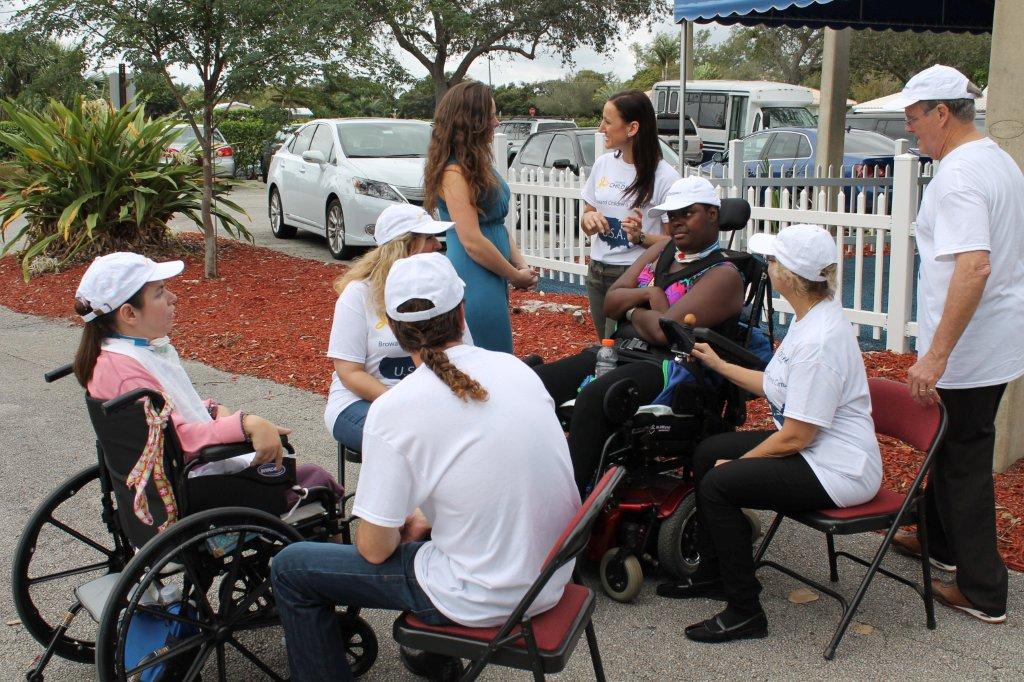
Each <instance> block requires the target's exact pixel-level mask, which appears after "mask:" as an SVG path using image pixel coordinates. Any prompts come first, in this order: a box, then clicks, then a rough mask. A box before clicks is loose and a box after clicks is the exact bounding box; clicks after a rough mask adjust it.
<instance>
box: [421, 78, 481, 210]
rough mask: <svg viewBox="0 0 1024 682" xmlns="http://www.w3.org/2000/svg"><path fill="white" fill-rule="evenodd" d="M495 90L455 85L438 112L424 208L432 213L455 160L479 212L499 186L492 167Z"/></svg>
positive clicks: (426, 174) (477, 85) (476, 84)
mask: <svg viewBox="0 0 1024 682" xmlns="http://www.w3.org/2000/svg"><path fill="white" fill-rule="evenodd" d="M493 103H494V97H493V95H492V93H491V89H490V88H489V87H487V86H486V85H484V84H483V83H479V82H477V81H474V80H466V81H462V82H461V83H459V84H457V85H454V86H452V87H451V89H449V90H448V92H446V93H445V95H444V97H442V98H441V102H440V104H438V105H437V109H436V111H435V112H434V129H433V131H432V132H431V133H430V148H429V149H428V151H427V163H426V167H425V168H424V171H423V190H424V201H423V208H425V209H426V210H427V211H428V212H432V211H433V210H434V209H435V208H436V207H437V200H438V198H439V196H440V194H441V185H442V182H443V180H444V173H445V169H446V168H447V167H448V162H449V160H451V159H454V160H455V163H456V164H458V166H459V168H461V169H462V177H464V178H465V179H466V184H467V185H469V200H470V203H472V204H473V206H474V207H476V208H477V210H478V211H479V209H480V203H481V198H482V197H485V196H486V195H487V193H488V192H491V191H493V190H494V189H495V188H496V187H497V186H498V181H497V179H495V177H494V172H493V170H492V169H491V164H492V163H494V154H493V153H492V151H491V140H492V138H493V137H494V132H493V129H492V128H491V106H492V105H493Z"/></svg>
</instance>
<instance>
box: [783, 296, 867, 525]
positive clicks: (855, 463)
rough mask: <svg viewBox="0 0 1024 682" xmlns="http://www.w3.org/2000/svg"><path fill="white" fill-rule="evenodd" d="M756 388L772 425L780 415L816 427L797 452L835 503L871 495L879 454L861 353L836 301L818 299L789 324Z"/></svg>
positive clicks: (842, 504) (860, 501) (841, 504)
mask: <svg viewBox="0 0 1024 682" xmlns="http://www.w3.org/2000/svg"><path fill="white" fill-rule="evenodd" d="M764 392H765V397H766V398H768V404H769V405H770V407H771V409H772V418H773V419H774V420H775V426H776V427H777V428H779V429H781V428H782V422H783V421H784V420H785V419H786V418H793V419H796V420H798V421H802V422H806V423H808V424H814V425H815V426H817V427H818V433H817V434H816V435H815V437H814V440H812V441H811V444H810V445H808V446H807V447H806V448H804V449H803V450H801V451H800V454H801V455H803V457H804V459H805V460H807V463H808V464H809V465H810V467H811V469H812V470H813V471H814V475H815V476H817V477H818V481H820V482H821V485H822V487H823V488H825V492H827V493H828V496H829V497H831V498H832V501H833V502H835V503H836V505H837V506H839V507H851V506H854V505H858V504H863V503H864V502H867V501H869V500H871V499H872V498H873V497H874V496H875V494H876V493H878V487H879V485H881V483H882V456H881V454H880V453H879V450H878V439H877V438H876V437H875V424H874V422H873V421H872V420H871V394H870V393H869V392H868V378H867V373H866V372H865V371H864V358H863V356H862V355H861V353H860V348H859V347H858V346H857V339H856V337H855V336H854V334H853V329H851V328H850V323H849V322H847V321H846V318H845V317H843V309H842V307H841V306H840V305H839V303H838V302H837V301H834V300H833V301H828V300H826V301H822V302H821V303H818V304H817V305H815V306H814V307H813V308H811V309H810V310H809V311H808V312H807V314H806V315H804V317H803V319H801V320H798V321H794V322H793V323H792V324H791V325H790V327H789V331H788V332H786V338H784V339H783V340H782V343H781V344H780V345H779V349H778V350H777V351H775V355H774V357H772V361H771V362H770V363H768V367H767V368H766V369H765V372H764Z"/></svg>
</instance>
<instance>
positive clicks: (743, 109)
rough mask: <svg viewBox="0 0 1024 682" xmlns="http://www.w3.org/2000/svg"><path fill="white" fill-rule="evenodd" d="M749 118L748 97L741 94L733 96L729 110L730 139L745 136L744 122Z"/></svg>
mask: <svg viewBox="0 0 1024 682" xmlns="http://www.w3.org/2000/svg"><path fill="white" fill-rule="evenodd" d="M746 120H747V98H746V97H743V96H741V95H733V96H732V106H731V107H730V110H729V139H730V140H735V139H736V138H737V137H743V135H744V133H746V131H745V130H744V129H743V124H744V123H746Z"/></svg>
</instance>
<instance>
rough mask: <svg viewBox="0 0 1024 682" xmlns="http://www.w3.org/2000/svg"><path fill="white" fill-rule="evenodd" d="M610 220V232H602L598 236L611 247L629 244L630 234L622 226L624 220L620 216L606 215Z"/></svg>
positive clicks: (606, 218)
mask: <svg viewBox="0 0 1024 682" xmlns="http://www.w3.org/2000/svg"><path fill="white" fill-rule="evenodd" d="M605 220H607V221H608V228H609V229H608V234H600V235H598V237H599V238H600V239H601V241H603V242H604V243H605V244H607V245H608V247H609V248H612V249H614V248H617V247H621V246H626V247H628V246H629V236H628V235H627V234H626V230H625V228H623V227H622V222H621V221H620V220H619V219H618V218H610V217H607V216H606V217H605Z"/></svg>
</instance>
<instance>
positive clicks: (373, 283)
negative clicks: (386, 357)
mask: <svg viewBox="0 0 1024 682" xmlns="http://www.w3.org/2000/svg"><path fill="white" fill-rule="evenodd" d="M418 236H419V235H417V234H415V233H412V232H410V233H408V234H404V235H402V236H401V237H399V238H397V239H392V240H391V241H389V242H388V243H387V244H381V245H380V246H378V247H377V248H375V249H373V250H371V251H368V252H367V253H365V254H363V255H362V256H360V257H359V258H357V259H356V260H355V261H353V262H352V265H351V267H349V269H348V270H347V271H346V272H345V274H344V275H341V276H340V277H338V278H337V279H336V280H334V291H335V292H336V293H337V294H338V295H341V292H343V291H345V287H347V286H348V285H349V284H351V283H352V282H363V281H365V282H366V283H367V284H369V285H370V295H371V296H372V297H373V304H374V306H375V307H376V309H377V313H378V314H379V315H381V316H383V315H384V282H385V281H386V280H387V278H388V273H389V272H391V266H392V265H394V264H395V263H396V262H397V261H399V260H401V259H403V258H406V257H408V256H411V255H412V245H413V242H415V241H416V238H417V237H418Z"/></svg>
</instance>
